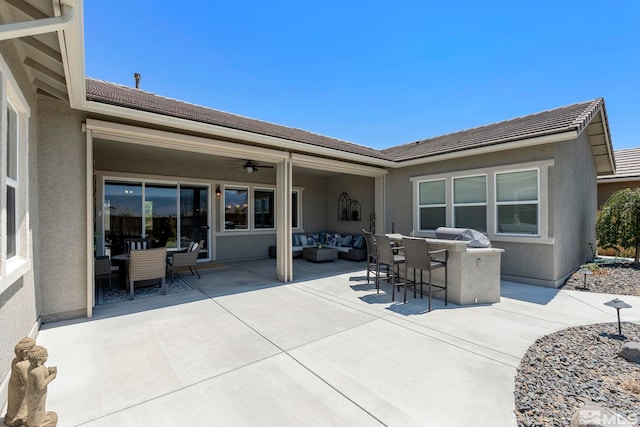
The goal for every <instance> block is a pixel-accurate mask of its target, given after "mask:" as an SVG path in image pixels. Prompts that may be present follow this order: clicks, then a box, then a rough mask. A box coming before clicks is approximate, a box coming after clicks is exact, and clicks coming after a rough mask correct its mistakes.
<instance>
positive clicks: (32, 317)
mask: <svg viewBox="0 0 640 427" xmlns="http://www.w3.org/2000/svg"><path fill="white" fill-rule="evenodd" d="M0 54H1V55H2V57H3V58H4V60H5V62H6V63H7V65H9V68H10V69H11V73H12V74H13V77H14V78H15V80H16V81H17V82H18V85H19V86H20V90H21V92H22V95H23V96H24V97H25V99H26V101H27V103H28V104H29V107H30V110H31V117H30V119H29V146H28V151H29V156H28V158H29V171H28V176H29V185H30V188H31V189H33V188H36V187H37V184H38V177H37V169H38V165H37V157H36V141H37V137H38V129H37V127H36V123H37V120H38V108H37V105H36V95H35V93H34V92H33V90H32V88H31V85H30V84H29V82H28V81H27V76H26V74H25V73H24V69H23V68H22V65H21V64H22V62H21V61H20V59H19V58H18V57H17V55H16V52H15V50H14V49H13V44H12V42H0ZM2 161H5V160H4V159H2ZM28 194H29V197H28V205H29V209H30V214H29V216H28V218H26V220H28V222H29V225H28V236H27V239H26V240H27V241H26V242H25V243H26V244H27V245H28V246H29V247H28V248H27V249H28V250H29V251H30V250H32V249H33V245H34V243H37V239H38V224H37V219H36V218H37V212H38V197H37V193H36V192H35V191H28ZM23 220H24V219H23ZM32 261H33V263H32V268H31V270H30V271H28V272H27V273H26V274H24V275H23V276H22V277H21V278H20V279H18V280H17V281H15V282H14V283H12V284H9V285H8V287H6V288H4V289H0V406H2V405H3V404H4V402H6V399H7V385H8V380H9V373H10V367H11V360H12V359H13V358H14V357H15V354H14V351H13V349H14V346H15V344H16V343H17V342H18V341H20V340H21V339H22V338H24V337H25V336H27V335H29V334H32V335H34V334H35V333H36V332H37V329H36V326H37V320H38V302H37V300H38V298H37V289H36V287H37V283H38V280H37V274H36V268H37V260H33V259H32ZM0 416H4V414H1V415H0Z"/></svg>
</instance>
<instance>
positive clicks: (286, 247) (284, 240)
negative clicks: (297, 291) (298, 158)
mask: <svg viewBox="0 0 640 427" xmlns="http://www.w3.org/2000/svg"><path fill="white" fill-rule="evenodd" d="M292 189H293V179H292V167H291V159H285V160H284V161H282V162H280V163H278V164H277V165H276V206H277V208H276V274H277V276H278V280H280V281H282V282H290V281H291V280H293V258H292V253H291V191H292Z"/></svg>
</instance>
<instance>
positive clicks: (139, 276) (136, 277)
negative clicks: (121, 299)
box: [127, 248, 167, 299]
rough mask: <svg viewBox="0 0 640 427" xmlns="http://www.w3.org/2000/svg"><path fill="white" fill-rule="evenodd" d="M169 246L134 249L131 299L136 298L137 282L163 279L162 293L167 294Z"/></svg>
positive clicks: (131, 260) (130, 278)
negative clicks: (166, 277) (166, 276)
mask: <svg viewBox="0 0 640 427" xmlns="http://www.w3.org/2000/svg"><path fill="white" fill-rule="evenodd" d="M166 272H167V248H155V249H147V250H134V251H131V253H130V258H129V275H128V277H127V280H128V282H129V299H133V298H134V292H133V290H134V288H135V282H138V281H140V280H152V279H162V288H161V289H162V294H163V295H164V294H166V293H167V290H166V287H165V285H166V283H165V275H166Z"/></svg>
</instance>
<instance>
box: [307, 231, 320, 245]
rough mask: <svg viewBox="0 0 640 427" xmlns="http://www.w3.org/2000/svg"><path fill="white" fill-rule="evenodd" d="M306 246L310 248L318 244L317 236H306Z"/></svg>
mask: <svg viewBox="0 0 640 427" xmlns="http://www.w3.org/2000/svg"><path fill="white" fill-rule="evenodd" d="M307 244H309V245H311V246H315V245H317V244H318V235H317V234H309V235H307Z"/></svg>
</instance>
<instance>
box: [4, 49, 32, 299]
mask: <svg viewBox="0 0 640 427" xmlns="http://www.w3.org/2000/svg"><path fill="white" fill-rule="evenodd" d="M9 107H11V108H12V109H13V110H14V111H15V112H16V116H17V129H16V138H17V143H16V147H14V148H15V153H13V154H14V155H15V156H16V158H15V162H16V163H15V167H16V177H15V179H14V178H9V177H8V171H7V145H8V141H7V110H8V108H9ZM0 111H2V116H1V118H0V122H1V129H0V133H1V139H0V141H1V142H0V159H1V161H0V293H1V292H3V291H4V290H5V289H7V288H8V287H9V286H10V285H11V284H13V283H14V282H15V281H16V280H18V279H19V278H20V277H22V276H23V275H25V274H26V273H27V272H28V271H29V270H30V269H31V258H32V255H31V249H30V244H29V238H30V237H29V236H30V233H29V215H28V212H29V163H28V162H29V119H30V116H31V110H30V108H29V104H28V103H27V101H26V99H25V97H24V96H23V95H22V92H21V91H20V88H19V86H18V83H17V81H16V80H15V78H14V77H13V75H12V74H11V70H10V69H9V66H8V65H7V64H6V62H5V61H4V59H3V58H2V57H0ZM8 187H11V188H13V189H14V190H15V202H14V205H15V207H14V208H15V211H14V215H13V217H14V221H15V223H14V229H15V239H16V240H15V253H14V254H13V255H12V256H11V257H8V255H7V251H8V217H9V215H8V214H7V188H8Z"/></svg>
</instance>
